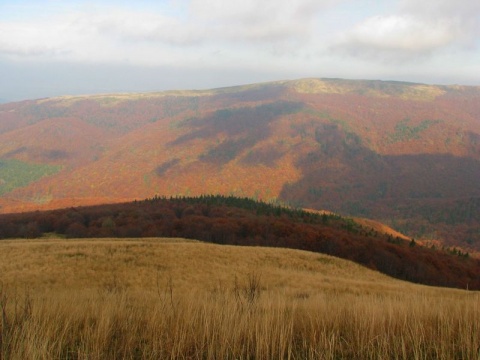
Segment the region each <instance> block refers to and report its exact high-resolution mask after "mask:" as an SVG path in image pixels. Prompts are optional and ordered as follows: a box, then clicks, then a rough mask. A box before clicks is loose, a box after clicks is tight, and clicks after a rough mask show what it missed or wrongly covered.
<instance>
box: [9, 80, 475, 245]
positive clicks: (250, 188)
mask: <svg viewBox="0 0 480 360" xmlns="http://www.w3.org/2000/svg"><path fill="white" fill-rule="evenodd" d="M479 100H480V91H479V88H477V87H459V86H455V87H447V86H427V85H419V84H409V83H398V82H382V81H349V80H339V79H336V80H327V79H324V80H319V79H307V80H300V81H291V82H277V83H269V84H257V85H251V86H244V87H236V88H228V89H217V90H211V91H202V92H166V93H156V94H133V95H128V94H119V95H104V96H100V95H99V96H92V97H88V96H83V97H68V98H56V99H44V100H40V101H25V102H20V103H14V104H2V105H0V161H1V160H4V159H8V160H17V161H23V162H25V163H26V164H30V163H42V164H47V165H56V166H60V167H61V171H59V172H58V173H56V174H54V175H51V176H46V177H43V178H41V179H36V180H32V181H31V182H30V183H29V184H27V185H25V184H18V186H17V187H16V188H15V189H13V190H11V187H9V192H8V193H6V194H4V195H2V196H1V197H0V212H3V213H7V212H14V211H24V210H36V209H52V208H59V207H65V206H74V205H75V206H78V205H87V204H100V203H105V202H109V203H111V202H118V201H119V199H128V200H133V199H135V198H137V199H143V198H147V197H152V196H154V195H155V194H159V195H165V196H177V195H191V196H199V195H202V194H223V195H227V194H234V195H236V196H242V197H243V196H248V197H254V198H257V199H262V200H266V201H270V200H272V199H277V200H281V201H284V202H289V203H291V204H294V205H296V206H301V207H309V208H315V209H326V210H330V211H334V212H336V213H339V214H346V215H349V216H359V217H367V218H374V219H376V220H379V221H381V222H383V223H386V224H388V225H389V226H391V227H393V228H395V229H397V230H399V231H401V232H402V233H405V234H406V235H408V236H411V237H415V238H416V239H418V238H422V239H439V240H441V241H442V242H443V244H444V245H446V246H453V245H457V246H462V247H464V248H469V249H471V250H474V249H480V234H479V233H478V227H479V225H480V224H479V222H478V219H479V218H480V215H479V214H480V205H479V204H480V202H479V199H480V188H479V182H478V179H479V178H480V158H479V154H480V123H479V121H478V114H479V112H480V108H479V106H480V105H479V104H480V101H479ZM2 179H3V178H2V175H1V171H0V184H1V183H2ZM0 190H1V189H0ZM10 190H11V191H10ZM106 199H107V201H105V200H106Z"/></svg>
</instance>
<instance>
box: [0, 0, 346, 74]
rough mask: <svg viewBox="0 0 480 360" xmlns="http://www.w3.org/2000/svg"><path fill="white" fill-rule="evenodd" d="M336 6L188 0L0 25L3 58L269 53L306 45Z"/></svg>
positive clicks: (303, 1) (303, 0) (307, 1)
mask: <svg viewBox="0 0 480 360" xmlns="http://www.w3.org/2000/svg"><path fill="white" fill-rule="evenodd" d="M338 1H342V0H336V2H338ZM334 2H335V1H334V0H322V1H315V0H300V1H297V2H291V1H286V0H282V1H273V0H266V1H262V2H258V1H253V0H243V1H230V2H225V1H220V0H202V1H200V0H191V1H190V2H186V1H180V2H177V3H169V6H170V8H168V9H164V10H172V9H173V8H174V7H175V6H177V10H178V9H180V11H177V12H175V11H163V12H162V11H157V12H150V11H147V10H132V9H126V8H119V7H101V8H89V9H87V8H82V9H79V8H76V9H74V10H73V11H69V12H68V11H64V12H60V13H59V12H58V11H57V12H52V14H50V15H46V16H45V17H44V18H41V19H37V18H32V17H31V18H29V19H25V20H24V21H10V22H6V21H3V22H2V21H1V20H0V35H1V36H0V55H2V54H3V55H7V56H17V57H24V58H29V59H35V60H38V59H39V58H44V59H55V60H71V61H119V60H121V61H123V60H125V61H129V62H132V63H138V64H158V65H161V64H166V63H176V62H177V61H179V60H181V59H182V58H184V59H185V58H186V57H188V54H187V53H188V52H190V54H195V56H201V57H202V58H205V57H208V56H210V55H209V54H211V53H212V52H215V51H217V52H218V51H219V50H229V51H232V52H237V53H239V52H240V51H246V52H252V53H253V52H254V51H256V52H257V55H258V54H259V53H267V54H268V53H270V55H271V53H272V52H275V51H276V52H277V53H278V52H281V51H282V49H287V50H290V49H291V47H289V46H291V44H295V45H298V44H301V43H302V42H304V41H306V40H308V38H309V36H310V34H311V30H312V25H313V22H314V19H315V17H316V16H317V14H318V12H319V11H320V10H321V9H324V8H325V7H326V6H329V5H331V4H333V3H334ZM175 4H176V5H175ZM179 14H180V15H179ZM0 19H1V18H0ZM239 56H241V55H240V54H239ZM190 58H191V55H190ZM184 61H185V60H184Z"/></svg>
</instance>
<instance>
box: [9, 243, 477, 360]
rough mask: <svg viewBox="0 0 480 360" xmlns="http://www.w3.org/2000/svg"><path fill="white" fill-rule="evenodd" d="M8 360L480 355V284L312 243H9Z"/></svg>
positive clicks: (463, 356)
mask: <svg viewBox="0 0 480 360" xmlns="http://www.w3.org/2000/svg"><path fill="white" fill-rule="evenodd" d="M0 281H1V285H0V312H1V331H0V348H1V356H0V357H1V358H2V359H6V358H8V359H178V358H180V359H182V358H184V359H272V358H275V359H277V358H282V359H283V358H285V359H479V358H480V353H479V351H480V322H479V319H480V296H479V293H478V292H471V291H462V290H452V289H441V288H434V287H426V286H419V285H414V284H409V283H406V282H402V281H398V280H394V279H391V278H389V277H387V276H384V275H382V274H380V273H377V272H374V271H371V270H368V269H366V268H363V267H361V266H358V265H356V264H354V263H351V262H348V261H345V260H341V259H337V258H334V257H330V256H326V255H321V254H316V253H309V252H305V251H296V250H286V249H274V248H261V247H233V246H219V245H212V244H205V243H201V242H196V241H190V240H183V239H127V240H125V239H121V240H116V239H98V240H97V239H94V240H85V239H82V240H60V239H59V240H55V239H44V240H12V241H1V242H0Z"/></svg>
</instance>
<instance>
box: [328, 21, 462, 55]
mask: <svg viewBox="0 0 480 360" xmlns="http://www.w3.org/2000/svg"><path fill="white" fill-rule="evenodd" d="M457 33H458V30H457V29H456V25H455V24H453V23H451V22H447V21H443V20H441V19H440V20H437V21H431V22H426V21H425V20H423V19H420V18H417V17H414V16H411V15H391V16H376V17H371V18H368V19H367V20H365V21H363V22H362V23H360V24H358V25H357V26H355V27H354V28H353V29H352V30H350V31H349V32H347V33H346V34H344V35H343V39H342V40H341V41H340V42H339V43H338V44H337V49H341V50H344V51H347V52H349V53H351V54H355V55H364V56H384V57H387V58H390V57H396V56H401V57H412V58H415V57H418V56H421V55H427V54H430V53H431V52H433V51H434V50H436V49H440V48H443V47H445V46H447V45H449V44H450V43H451V42H452V41H453V40H454V39H455V37H456V34H457ZM389 60H390V59H389Z"/></svg>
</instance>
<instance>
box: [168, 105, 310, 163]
mask: <svg viewBox="0 0 480 360" xmlns="http://www.w3.org/2000/svg"><path fill="white" fill-rule="evenodd" d="M302 108H303V105H302V104H300V103H295V102H285V101H277V102H273V103H268V104H262V105H259V106H255V107H241V108H236V109H221V110H217V111H215V112H213V113H212V114H211V115H209V116H205V117H201V118H192V119H190V120H189V121H186V122H184V123H183V124H182V127H183V128H186V129H187V133H185V134H184V135H182V136H180V137H178V138H177V139H176V140H174V141H172V142H170V143H169V144H168V146H186V145H188V143H190V142H191V141H194V140H205V141H207V142H208V143H209V144H215V145H213V146H212V147H210V148H209V149H208V150H207V151H206V152H205V153H204V154H202V155H201V157H200V160H202V161H206V162H212V163H216V164H220V165H222V164H225V163H227V162H229V161H230V160H232V159H234V158H236V157H237V155H238V154H240V153H241V152H243V151H245V150H247V149H249V148H251V147H253V146H255V145H256V144H257V143H258V142H259V141H261V140H263V139H265V138H267V137H268V136H269V135H270V134H271V129H270V127H269V126H270V124H271V123H272V122H274V121H276V120H277V119H278V118H279V117H280V116H282V115H287V114H292V113H296V112H298V111H300V110H301V109H302ZM222 135H224V136H226V137H227V139H225V140H223V141H222V140H220V137H221V136H222Z"/></svg>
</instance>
